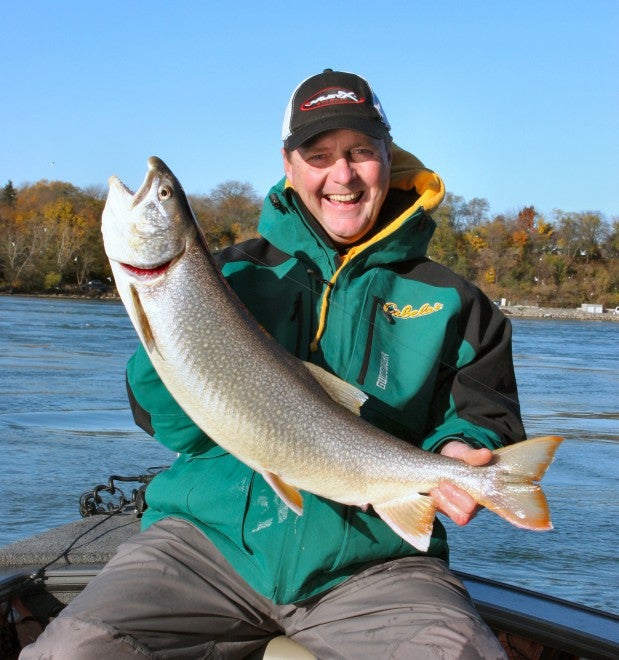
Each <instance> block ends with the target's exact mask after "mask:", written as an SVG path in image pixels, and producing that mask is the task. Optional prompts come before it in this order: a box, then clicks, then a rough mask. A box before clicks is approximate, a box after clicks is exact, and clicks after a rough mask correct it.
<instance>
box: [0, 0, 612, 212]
mask: <svg viewBox="0 0 619 660" xmlns="http://www.w3.org/2000/svg"><path fill="white" fill-rule="evenodd" d="M618 35H619V0H520V1H519V2H516V1H510V0H487V1H481V0H480V1H471V0H469V1H467V0H433V1H432V2H429V1H428V0H426V1H425V2H417V1H416V0H403V1H401V2H400V1H394V2H389V0H387V1H386V2H382V3H380V2H376V1H373V2H369V1H367V0H350V1H338V0H312V2H303V3H296V2H290V0H288V1H287V2H279V1H274V2H268V1H266V2H239V1H237V2H228V3H225V2H207V1H204V2H197V1H196V2H189V1H183V0H177V1H175V2H170V1H169V0H168V1H166V2H160V1H159V0H150V1H148V2H143V1H139V0H136V1H133V2H132V1H131V0H124V1H123V2H120V1H117V0H106V2H88V1H87V0H86V1H84V0H81V1H79V2H74V1H63V0H57V1H56V2H51V1H47V0H38V1H37V0H4V1H3V2H2V6H1V8H0V61H1V62H2V64H3V66H2V83H3V84H2V95H1V96H0V131H1V135H2V138H1V139H0V185H4V184H5V183H6V182H7V181H8V180H9V179H10V180H12V181H13V183H14V184H15V185H21V184H23V183H28V182H30V183H33V182H35V181H38V180H40V179H49V180H63V181H69V182H71V183H73V184H75V185H77V186H89V185H105V184H106V182H107V178H108V177H109V176H110V175H111V174H117V175H118V176H120V177H121V179H122V180H123V181H124V182H125V183H126V184H127V185H128V186H129V187H131V188H134V189H135V188H136V187H137V186H139V184H140V183H141V182H142V180H143V178H144V174H145V172H146V159H147V158H148V156H150V155H158V156H160V157H161V158H163V159H164V160H165V161H166V162H167V163H168V165H169V166H170V167H171V168H172V170H173V171H174V172H175V174H176V175H177V176H178V178H179V179H180V180H181V182H182V183H183V185H184V187H185V189H186V191H187V192H189V193H208V192H210V191H211V190H212V189H213V188H214V187H215V186H216V185H218V184H219V183H222V182H224V181H228V180H238V181H245V182H249V183H250V184H252V185H253V186H254V188H255V189H256V191H257V192H258V193H259V194H260V195H263V194H265V193H266V192H267V191H268V189H269V187H270V186H271V185H272V184H273V183H275V182H276V181H277V180H278V179H279V178H280V177H281V174H282V168H281V156H280V153H279V150H280V147H281V142H280V132H281V121H282V116H283V112H284V108H285V106H286V103H287V101H288V98H289V96H290V93H291V92H292V90H293V89H294V87H295V86H296V85H297V83H298V82H300V81H301V80H302V79H304V78H306V77H307V76H309V75H312V74H314V73H317V72H319V71H321V70H322V69H323V68H325V67H330V68H333V69H341V70H344V71H354V72H356V73H359V74H361V75H363V76H365V77H366V78H367V79H368V80H369V81H370V83H371V84H372V85H373V87H374V88H375V90H376V91H377V93H378V95H379V97H380V99H381V101H382V104H383V106H384V108H385V110H386V113H387V115H388V117H389V120H390V122H391V124H392V127H393V130H392V133H393V136H394V139H395V141H396V142H397V143H398V144H400V146H402V147H404V148H406V149H408V150H409V151H412V152H413V153H415V154H416V155H417V156H418V157H419V158H420V159H421V160H422V161H423V162H424V163H426V165H427V166H428V167H431V168H432V169H434V170H435V171H437V172H438V173H439V174H440V175H441V176H442V177H443V179H444V180H445V183H446V187H447V189H448V190H449V191H451V192H453V193H455V194H458V195H461V196H463V197H464V198H465V199H467V200H468V199H471V198H473V197H485V198H486V199H487V200H488V202H489V203H490V207H491V213H493V214H495V213H504V212H511V211H514V210H518V209H519V208H521V207H522V206H525V205H534V206H535V207H536V208H537V209H538V210H539V211H540V212H542V213H544V214H547V215H549V214H550V213H551V211H552V210H553V209H555V208H559V209H562V210H563V211H585V210H594V211H600V212H602V213H603V214H604V215H605V217H606V218H607V219H608V220H610V219H612V218H614V217H617V216H619V36H618Z"/></svg>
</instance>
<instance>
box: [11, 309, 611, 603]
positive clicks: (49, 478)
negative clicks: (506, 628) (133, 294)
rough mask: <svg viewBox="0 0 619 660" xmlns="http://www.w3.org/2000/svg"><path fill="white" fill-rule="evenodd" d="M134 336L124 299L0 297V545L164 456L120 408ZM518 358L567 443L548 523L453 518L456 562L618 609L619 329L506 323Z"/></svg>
mask: <svg viewBox="0 0 619 660" xmlns="http://www.w3.org/2000/svg"><path fill="white" fill-rule="evenodd" d="M136 341H137V340H136V336H135V333H134V331H133V328H132V327H131V324H130V322H129V320H128V318H127V316H126V313H125V311H124V308H123V307H122V305H121V304H120V303H114V302H101V301H83V300H51V299H40V298H19V297H1V296H0V450H1V455H2V462H1V465H2V467H1V468H0V501H1V502H2V504H3V506H2V508H1V509H0V545H3V544H5V543H9V542H11V541H14V540H17V539H19V538H24V537H27V536H29V535H31V534H34V533H37V532H40V531H43V530H45V529H47V528H48V527H50V526H53V525H56V524H60V523H64V522H68V521H70V520H73V519H75V518H76V517H78V516H79V510H78V501H79V496H80V494H81V493H82V492H84V491H85V490H88V489H90V488H92V487H93V486H95V485H97V484H100V483H104V482H105V481H106V480H107V478H108V476H109V475H111V474H136V473H143V472H144V471H145V470H146V468H148V467H149V466H158V465H165V464H168V463H169V462H170V460H171V459H172V456H171V454H170V452H168V451H167V450H165V449H164V448H163V447H161V446H160V445H159V444H158V443H157V442H155V441H153V440H152V439H150V438H149V437H148V436H147V435H146V434H145V433H143V432H142V431H140V430H139V429H137V428H136V427H135V426H134V424H133V420H132V418H131V414H130V412H129V409H128V404H127V400H126V393H125V385H124V369H125V364H126V361H127V358H128V357H129V356H130V355H131V353H132V352H133V350H134V348H135V345H136ZM514 361H515V364H516V373H517V377H518V383H519V387H520V396H521V402H522V408H523V411H524V417H525V424H526V427H527V431H528V434H529V436H530V437H534V436H536V435H548V434H559V435H564V436H565V437H566V441H565V442H564V443H563V445H562V446H561V447H560V449H559V451H558V453H557V458H556V461H555V463H554V464H553V466H552V468H551V469H550V471H549V472H548V474H547V476H546V477H545V479H544V490H545V492H546V494H547V497H548V500H549V502H550V506H551V510H552V512H553V521H554V524H555V529H554V530H553V531H552V532H548V533H534V532H525V531H522V530H518V529H516V528H514V527H512V526H511V525H509V524H508V523H506V522H504V521H503V520H501V519H499V518H498V517H497V516H495V515H494V514H490V513H488V512H485V511H484V512H482V513H481V514H480V515H479V516H478V517H477V518H476V519H475V520H474V521H473V522H472V523H471V524H470V525H467V526H466V527H465V528H462V529H460V528H456V526H455V525H453V524H451V522H449V521H448V522H447V526H448V531H449V535H450V541H451V543H450V545H451V548H452V558H451V559H452V566H453V567H454V568H458V569H461V570H464V571H468V572H471V573H475V574H479V575H483V576H486V577H491V578H494V579H500V580H502V581H505V582H510V583H512V584H517V585H520V586H525V587H528V588H531V589H534V590H537V591H542V592H546V593H549V594H552V595H555V596H558V597H561V598H566V599H569V600H574V601H578V602H581V603H584V604H587V605H590V606H593V607H598V608H602V609H606V610H611V611H615V612H619V606H618V604H617V599H616V589H617V585H618V584H619V573H618V570H617V560H616V550H615V548H616V539H617V531H618V530H617V520H618V516H617V514H618V511H617V509H618V503H617V489H616V482H617V476H618V474H619V442H618V441H619V324H616V323H601V322H593V321H587V322H578V321H554V320H525V319H514Z"/></svg>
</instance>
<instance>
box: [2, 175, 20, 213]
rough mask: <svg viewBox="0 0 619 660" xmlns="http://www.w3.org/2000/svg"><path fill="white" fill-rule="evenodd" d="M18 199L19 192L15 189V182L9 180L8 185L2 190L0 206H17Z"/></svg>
mask: <svg viewBox="0 0 619 660" xmlns="http://www.w3.org/2000/svg"><path fill="white" fill-rule="evenodd" d="M16 199H17V190H15V188H14V187H13V182H12V181H11V180H10V179H9V180H8V182H7V184H6V185H5V186H4V188H2V192H1V193H0V205H4V206H9V207H12V206H15V200H16Z"/></svg>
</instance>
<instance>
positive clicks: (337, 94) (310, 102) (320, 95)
mask: <svg viewBox="0 0 619 660" xmlns="http://www.w3.org/2000/svg"><path fill="white" fill-rule="evenodd" d="M364 101H365V98H359V97H358V96H357V95H356V94H355V92H353V91H352V90H351V89H341V88H340V87H327V88H326V89H321V90H320V91H319V92H316V94H314V95H313V96H310V97H309V99H307V101H305V103H303V104H301V110H316V109H317V108H322V107H324V106H325V105H339V104H340V103H363V102H364Z"/></svg>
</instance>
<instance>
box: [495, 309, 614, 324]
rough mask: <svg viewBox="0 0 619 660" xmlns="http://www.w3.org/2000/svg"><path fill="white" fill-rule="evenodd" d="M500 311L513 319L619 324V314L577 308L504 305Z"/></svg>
mask: <svg viewBox="0 0 619 660" xmlns="http://www.w3.org/2000/svg"><path fill="white" fill-rule="evenodd" d="M499 309H500V310H501V311H502V312H503V314H505V316H507V317H512V318H523V319H554V320H557V319H558V320H571V321H610V322H613V321H614V322H619V314H616V313H615V312H613V311H604V312H603V313H601V314H593V313H591V312H583V311H582V309H578V308H575V307H574V308H572V307H532V306H529V305H504V306H500V307H499Z"/></svg>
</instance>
